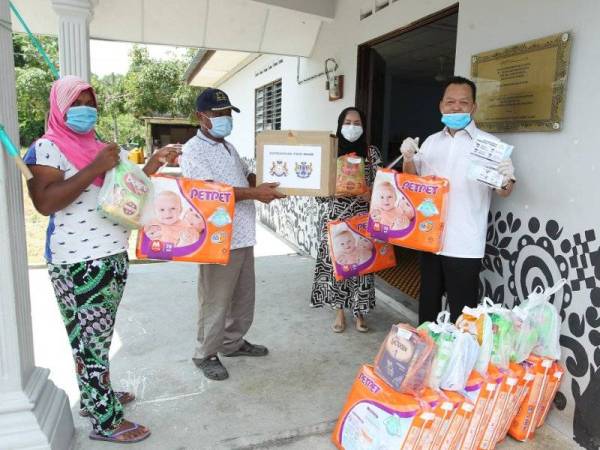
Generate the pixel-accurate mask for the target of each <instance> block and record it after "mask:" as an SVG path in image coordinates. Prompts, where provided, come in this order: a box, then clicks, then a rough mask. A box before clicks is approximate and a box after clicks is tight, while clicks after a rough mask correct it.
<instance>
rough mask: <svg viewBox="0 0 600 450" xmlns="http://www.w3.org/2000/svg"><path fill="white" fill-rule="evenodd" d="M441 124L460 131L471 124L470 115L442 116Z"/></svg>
mask: <svg viewBox="0 0 600 450" xmlns="http://www.w3.org/2000/svg"><path fill="white" fill-rule="evenodd" d="M442 123H443V124H444V125H446V126H447V127H448V128H452V129H453V130H461V129H463V128H465V127H466V126H467V125H469V123H471V114H469V113H454V114H442Z"/></svg>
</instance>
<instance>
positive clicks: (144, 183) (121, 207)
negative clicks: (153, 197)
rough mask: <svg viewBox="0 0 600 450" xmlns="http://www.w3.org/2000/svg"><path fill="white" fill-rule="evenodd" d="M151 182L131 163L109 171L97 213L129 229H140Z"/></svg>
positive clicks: (99, 198)
mask: <svg viewBox="0 0 600 450" xmlns="http://www.w3.org/2000/svg"><path fill="white" fill-rule="evenodd" d="M151 188H152V183H151V182H150V179H149V178H148V177H147V176H146V174H145V173H144V171H143V170H142V169H140V168H139V167H138V166H136V165H135V164H133V163H132V162H131V161H128V160H121V162H119V164H118V165H117V166H116V167H114V168H113V169H111V170H109V171H108V172H107V174H106V177H105V178H104V183H103V184H102V188H101V189H100V193H99V194H98V211H99V212H101V213H102V214H104V215H106V216H108V217H110V219H111V220H114V221H115V222H117V223H118V224H120V225H123V226H124V227H126V228H129V229H136V228H141V226H142V223H141V219H142V212H143V209H144V204H145V202H146V199H147V197H148V195H149V194H150V190H151Z"/></svg>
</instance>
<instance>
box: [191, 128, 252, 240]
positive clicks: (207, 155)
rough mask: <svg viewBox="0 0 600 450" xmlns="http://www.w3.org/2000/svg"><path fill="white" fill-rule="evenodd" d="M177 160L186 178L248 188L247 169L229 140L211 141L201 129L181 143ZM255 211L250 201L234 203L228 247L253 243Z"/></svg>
mask: <svg viewBox="0 0 600 450" xmlns="http://www.w3.org/2000/svg"><path fill="white" fill-rule="evenodd" d="M182 152H183V153H182V155H181V158H180V159H179V164H180V166H181V173H182V175H183V176H184V177H186V178H193V179H197V180H213V181H218V182H220V183H225V184H229V185H230V186H233V187H240V188H247V187H249V186H250V185H249V183H248V175H249V173H250V171H249V170H248V167H247V166H246V164H245V163H244V162H243V161H242V160H241V158H240V156H239V155H238V152H237V150H236V149H235V147H234V146H233V145H232V144H230V143H229V142H227V141H225V142H223V143H221V142H217V141H213V140H212V139H210V138H208V137H206V136H205V135H204V134H203V133H202V131H201V130H198V133H196V136H194V137H193V138H191V139H190V140H189V141H187V142H186V143H185V145H184V146H183V149H182ZM255 220H256V210H255V207H254V201H253V200H243V201H241V202H237V203H236V204H235V213H234V215H233V236H232V240H231V249H232V250H234V249H237V248H244V247H252V246H254V245H255V244H256V224H255Z"/></svg>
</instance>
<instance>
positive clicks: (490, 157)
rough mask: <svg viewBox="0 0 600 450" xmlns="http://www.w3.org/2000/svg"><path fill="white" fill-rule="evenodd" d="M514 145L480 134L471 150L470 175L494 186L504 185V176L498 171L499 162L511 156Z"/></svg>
mask: <svg viewBox="0 0 600 450" xmlns="http://www.w3.org/2000/svg"><path fill="white" fill-rule="evenodd" d="M513 149H514V146H512V145H510V144H507V143H506V142H502V141H500V140H498V139H489V138H487V137H482V136H479V137H478V138H477V139H475V142H474V144H473V150H472V151H471V155H470V157H471V163H470V164H469V169H468V177H469V178H470V179H471V180H475V181H479V182H480V183H483V184H485V185H487V186H490V187H493V188H500V187H502V181H503V180H504V177H503V176H502V174H500V173H499V172H498V170H497V169H498V164H500V162H502V161H504V160H505V159H508V158H510V156H511V154H512V151H513Z"/></svg>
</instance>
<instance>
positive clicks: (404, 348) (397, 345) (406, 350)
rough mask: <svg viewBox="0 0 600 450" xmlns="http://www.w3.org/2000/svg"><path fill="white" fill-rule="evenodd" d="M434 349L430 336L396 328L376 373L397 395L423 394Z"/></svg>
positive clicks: (378, 360) (383, 348)
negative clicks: (405, 393)
mask: <svg viewBox="0 0 600 450" xmlns="http://www.w3.org/2000/svg"><path fill="white" fill-rule="evenodd" d="M434 347H435V346H434V343H433V341H432V339H431V338H430V337H429V335H428V334H427V332H425V331H423V330H417V329H415V328H413V327H411V326H410V325H406V324H397V325H393V326H392V329H391V330H390V332H389V333H388V335H387V337H386V339H385V341H383V344H382V345H381V348H380V349H379V353H377V357H376V358H375V371H376V372H377V374H378V375H379V376H380V377H381V378H382V379H383V380H384V381H385V382H386V383H388V384H389V385H390V386H391V387H392V388H394V389H396V390H397V391H400V392H414V393H417V392H420V391H421V390H423V389H424V388H425V387H426V383H427V379H428V377H429V371H430V369H431V363H432V361H433V356H434Z"/></svg>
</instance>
